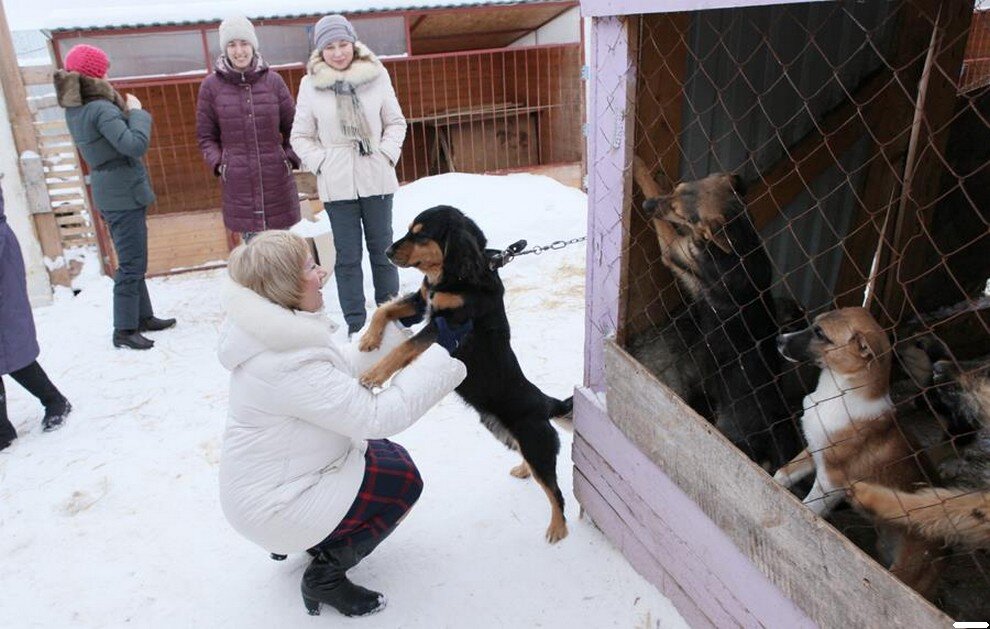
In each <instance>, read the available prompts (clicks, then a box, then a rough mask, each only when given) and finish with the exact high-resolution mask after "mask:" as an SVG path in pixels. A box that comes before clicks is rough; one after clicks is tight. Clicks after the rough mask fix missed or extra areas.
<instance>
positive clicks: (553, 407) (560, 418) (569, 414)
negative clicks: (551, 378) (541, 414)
mask: <svg viewBox="0 0 990 629" xmlns="http://www.w3.org/2000/svg"><path fill="white" fill-rule="evenodd" d="M547 402H548V403H549V404H550V418H551V419H553V420H554V422H555V423H556V424H557V425H558V426H560V427H561V428H563V429H564V430H569V431H573V430H574V396H573V395H572V396H571V397H569V398H567V399H566V400H558V399H557V398H552V397H550V396H547Z"/></svg>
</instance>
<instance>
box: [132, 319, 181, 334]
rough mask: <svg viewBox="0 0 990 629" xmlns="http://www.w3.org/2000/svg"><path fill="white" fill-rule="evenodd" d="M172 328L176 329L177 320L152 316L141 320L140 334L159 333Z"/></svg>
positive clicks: (139, 325)
mask: <svg viewBox="0 0 990 629" xmlns="http://www.w3.org/2000/svg"><path fill="white" fill-rule="evenodd" d="M171 327H175V319H159V318H158V317H154V316H152V317H148V318H147V319H142V320H141V323H140V324H138V332H158V331H159V330H167V329H169V328H171Z"/></svg>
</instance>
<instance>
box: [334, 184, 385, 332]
mask: <svg viewBox="0 0 990 629" xmlns="http://www.w3.org/2000/svg"><path fill="white" fill-rule="evenodd" d="M323 206H324V207H325V208H326V210H327V214H328V215H329V216H330V228H331V230H332V231H333V243H334V247H335V248H336V249H337V262H336V264H334V267H333V274H334V277H335V278H336V280H337V296H338V298H339V299H340V309H341V310H343V311H344V321H346V322H347V328H348V331H350V332H355V331H357V330H360V329H361V327H362V326H363V325H364V322H365V319H366V317H367V313H366V311H365V308H364V275H363V273H362V272H361V257H362V255H363V254H362V249H363V247H362V243H361V240H362V233H361V232H362V229H361V228H362V226H363V227H364V240H365V241H366V242H367V245H368V255H369V256H370V258H371V280H372V282H373V284H374V287H375V303H376V304H379V305H381V304H383V303H385V302H386V301H388V300H389V299H391V298H393V297H395V296H396V294H398V292H399V270H398V269H397V268H395V265H394V264H392V263H391V262H390V261H389V259H388V258H387V257H385V250H386V249H388V248H389V246H391V244H392V195H391V194H385V195H379V196H373V197H361V198H358V199H353V200H349V201H332V202H330V203H324V204H323Z"/></svg>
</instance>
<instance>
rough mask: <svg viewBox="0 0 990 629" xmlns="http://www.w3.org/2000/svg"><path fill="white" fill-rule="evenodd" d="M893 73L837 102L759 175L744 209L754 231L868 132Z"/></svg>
mask: <svg viewBox="0 0 990 629" xmlns="http://www.w3.org/2000/svg"><path fill="white" fill-rule="evenodd" d="M892 80H893V73H892V72H890V71H887V70H883V71H878V72H875V73H873V74H872V75H870V76H869V77H868V78H866V79H865V80H864V81H863V82H862V83H861V84H860V85H859V86H858V87H857V88H856V90H855V91H854V92H853V93H852V94H850V95H849V97H848V98H846V99H845V100H844V101H843V102H842V103H840V104H839V105H838V106H836V107H835V108H833V109H832V110H831V111H829V112H828V113H826V114H825V115H824V116H823V118H822V120H821V122H820V123H818V124H816V125H815V127H814V128H813V129H811V131H809V132H808V133H807V134H806V135H805V136H804V137H803V138H801V139H800V140H799V141H798V142H797V143H795V144H794V145H793V146H791V147H789V148H788V149H787V151H786V153H785V155H784V156H783V157H782V158H781V159H780V160H779V161H777V163H776V164H774V165H773V166H771V167H770V168H769V169H767V170H766V172H764V173H761V174H760V179H759V180H758V181H757V182H756V183H754V184H752V185H751V186H750V187H749V191H748V193H747V195H746V197H747V207H748V209H749V213H750V215H751V216H752V217H753V222H754V223H755V224H756V228H757V229H758V230H759V229H762V228H763V227H765V226H766V225H767V224H768V223H769V222H770V221H772V220H773V219H774V218H775V217H776V216H777V215H779V214H780V212H781V210H783V209H784V208H785V207H787V206H788V205H790V203H791V201H793V200H794V198H795V197H797V196H798V195H799V194H801V193H802V192H804V191H806V190H809V189H810V188H811V185H812V183H813V182H814V181H815V180H816V179H818V178H819V177H820V176H821V175H822V174H823V173H824V172H825V171H827V170H828V169H829V168H832V167H833V166H835V164H836V163H837V162H838V161H839V159H840V158H841V156H842V155H843V153H845V152H846V151H847V150H849V149H850V148H851V147H852V146H853V145H854V144H855V143H856V141H857V140H859V139H860V138H862V137H863V135H864V134H865V133H867V132H868V130H869V129H871V128H873V127H874V126H875V125H876V124H877V122H878V121H879V119H880V118H881V117H882V116H883V115H884V112H883V109H882V107H880V106H879V105H880V104H881V103H882V99H881V98H879V95H880V94H881V92H883V91H884V90H886V89H889V87H890V85H891V81H892Z"/></svg>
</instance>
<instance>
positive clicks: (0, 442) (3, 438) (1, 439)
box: [0, 378, 17, 450]
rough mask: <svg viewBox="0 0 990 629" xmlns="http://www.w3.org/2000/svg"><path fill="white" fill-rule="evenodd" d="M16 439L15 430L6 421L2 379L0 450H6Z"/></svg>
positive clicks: (0, 381) (0, 380)
mask: <svg viewBox="0 0 990 629" xmlns="http://www.w3.org/2000/svg"><path fill="white" fill-rule="evenodd" d="M14 439H17V429H15V428H14V425H13V424H11V423H10V420H9V419H7V392H6V391H5V390H4V388H3V379H2V378H0V450H6V449H7V446H9V445H10V444H12V443H14Z"/></svg>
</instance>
